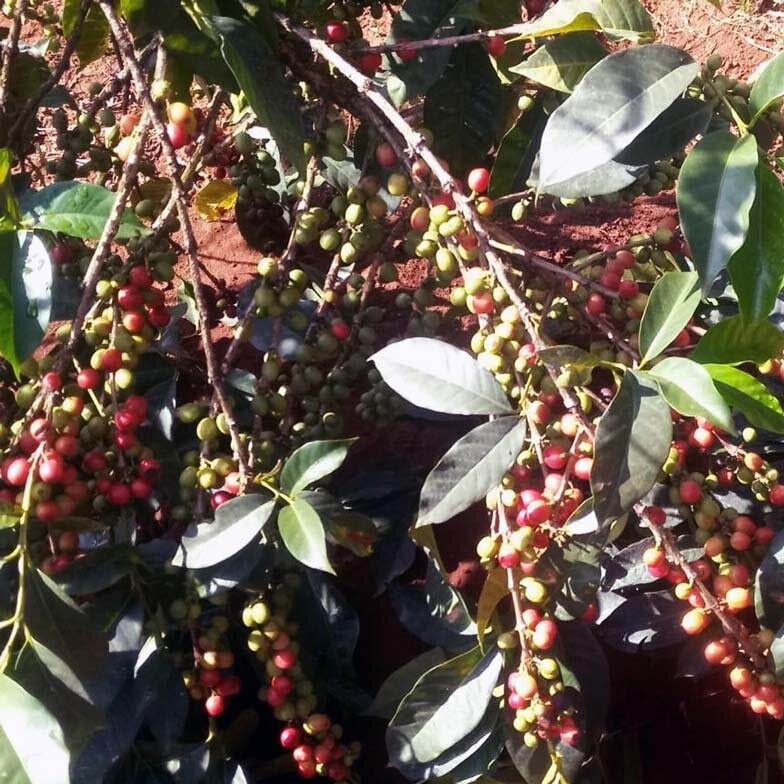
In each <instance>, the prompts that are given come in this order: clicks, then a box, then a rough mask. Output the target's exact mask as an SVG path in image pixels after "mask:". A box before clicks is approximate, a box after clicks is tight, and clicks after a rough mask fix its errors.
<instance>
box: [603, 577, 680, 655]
mask: <svg viewBox="0 0 784 784" xmlns="http://www.w3.org/2000/svg"><path fill="white" fill-rule="evenodd" d="M682 615H683V604H682V602H680V601H679V600H678V599H677V598H676V597H675V595H674V594H673V592H672V591H667V590H664V591H654V592H652V593H643V594H639V595H638V596H632V597H631V598H629V599H627V600H626V601H625V602H623V604H621V605H619V606H618V608H617V609H616V610H615V611H614V612H613V613H612V614H611V615H610V616H609V617H608V618H607V619H606V620H604V621H603V622H602V624H601V625H600V626H599V634H600V636H601V638H602V639H603V640H604V641H605V642H607V643H609V644H610V645H612V647H613V648H617V649H618V650H621V651H626V652H628V653H637V652H639V651H640V650H656V649H658V648H666V647H667V646H669V645H674V644H675V643H678V642H682V641H683V639H684V638H685V637H686V632H684V631H683V628H682V627H681V624H680V619H681V617H682Z"/></svg>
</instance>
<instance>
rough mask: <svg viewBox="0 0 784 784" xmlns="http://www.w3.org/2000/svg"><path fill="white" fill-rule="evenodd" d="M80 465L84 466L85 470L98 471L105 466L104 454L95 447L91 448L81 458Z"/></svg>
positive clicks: (93, 472) (94, 472)
mask: <svg viewBox="0 0 784 784" xmlns="http://www.w3.org/2000/svg"><path fill="white" fill-rule="evenodd" d="M82 465H83V466H84V469H85V471H88V472H90V473H92V474H97V473H100V472H101V471H103V469H104V468H106V456H105V455H104V453H103V452H99V451H98V450H97V449H91V450H90V451H89V452H86V453H85V455H84V457H83V458H82Z"/></svg>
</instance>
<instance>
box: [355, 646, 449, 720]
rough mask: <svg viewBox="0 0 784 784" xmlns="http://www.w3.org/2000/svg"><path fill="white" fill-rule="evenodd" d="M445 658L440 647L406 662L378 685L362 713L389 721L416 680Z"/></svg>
mask: <svg viewBox="0 0 784 784" xmlns="http://www.w3.org/2000/svg"><path fill="white" fill-rule="evenodd" d="M445 659H446V657H445V656H444V651H443V649H442V648H431V649H430V650H429V651H425V652H424V653H420V654H419V656H415V657H414V658H413V659H411V661H409V662H406V664H404V665H403V666H402V667H399V668H398V669H397V670H395V671H394V672H393V673H392V674H391V675H389V676H388V677H387V679H386V680H385V681H384V682H383V683H382V684H381V686H379V689H378V691H377V692H376V696H375V698H374V699H373V702H372V703H371V704H370V707H368V708H367V709H366V710H365V711H364V712H363V715H364V716H378V717H379V718H381V719H386V720H387V721H389V720H390V719H391V718H392V717H393V716H394V715H395V711H396V710H397V708H398V705H400V701H401V700H402V699H403V697H405V696H406V694H408V693H409V692H410V691H411V690H412V689H413V688H414V686H415V685H416V682H417V681H418V680H419V679H420V678H421V677H422V676H423V675H424V674H425V673H426V672H427V671H428V670H432V669H433V667H437V666H438V665H439V664H443V662H444V661H445Z"/></svg>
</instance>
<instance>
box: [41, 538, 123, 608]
mask: <svg viewBox="0 0 784 784" xmlns="http://www.w3.org/2000/svg"><path fill="white" fill-rule="evenodd" d="M132 569H133V561H132V559H131V547H130V545H128V544H118V545H106V546H103V547H96V548H94V549H92V550H89V551H88V552H86V553H84V554H83V555H82V556H81V557H80V558H77V559H76V560H74V561H71V563H69V564H68V565H67V566H66V567H65V568H64V569H61V570H60V571H58V572H57V573H56V576H55V580H56V581H57V584H58V585H60V586H61V587H62V588H63V590H65V591H66V592H67V593H68V594H70V595H71V596H86V595H88V594H91V593H98V591H103V590H104V589H106V588H108V587H109V586H111V585H114V584H115V583H116V582H118V581H119V580H121V579H122V578H123V577H125V576H126V575H128V574H129V573H130V572H131V571H132Z"/></svg>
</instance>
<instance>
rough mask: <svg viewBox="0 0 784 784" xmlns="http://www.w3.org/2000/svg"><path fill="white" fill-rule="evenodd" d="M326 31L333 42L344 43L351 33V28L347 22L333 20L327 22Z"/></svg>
mask: <svg viewBox="0 0 784 784" xmlns="http://www.w3.org/2000/svg"><path fill="white" fill-rule="evenodd" d="M324 32H326V34H327V38H328V39H329V40H330V41H331V42H332V43H333V44H342V43H343V41H345V40H346V39H347V38H348V35H349V32H350V31H349V28H348V25H347V24H346V23H345V22H338V21H335V20H333V21H331V22H327V24H326V26H325V27H324Z"/></svg>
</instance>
